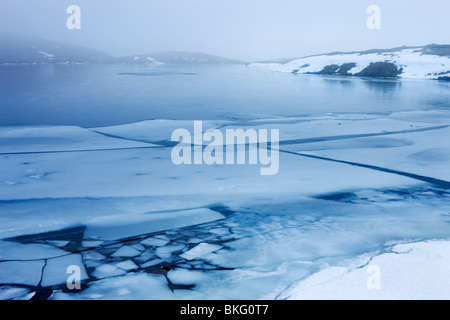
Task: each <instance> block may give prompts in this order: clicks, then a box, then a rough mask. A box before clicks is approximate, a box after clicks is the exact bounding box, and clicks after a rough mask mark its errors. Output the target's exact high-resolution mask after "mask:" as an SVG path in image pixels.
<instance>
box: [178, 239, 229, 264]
mask: <svg viewBox="0 0 450 320" xmlns="http://www.w3.org/2000/svg"><path fill="white" fill-rule="evenodd" d="M221 248H222V246H219V245H216V244H209V243H205V242H203V243H200V244H199V245H197V246H195V247H194V248H192V249H191V250H189V251H187V252H185V253H183V254H182V255H180V256H181V257H182V258H184V259H187V260H193V259H196V258H201V257H202V256H204V255H207V254H208V253H211V252H213V251H216V250H219V249H221Z"/></svg>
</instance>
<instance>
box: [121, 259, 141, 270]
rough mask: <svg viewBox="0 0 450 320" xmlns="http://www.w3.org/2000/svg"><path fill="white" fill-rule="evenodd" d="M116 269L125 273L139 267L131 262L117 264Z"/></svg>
mask: <svg viewBox="0 0 450 320" xmlns="http://www.w3.org/2000/svg"><path fill="white" fill-rule="evenodd" d="M116 267H117V268H120V269H122V270H125V271H130V270H135V269H137V268H138V266H137V265H136V264H135V263H134V262H133V261H131V260H126V261H122V262H119V263H116Z"/></svg>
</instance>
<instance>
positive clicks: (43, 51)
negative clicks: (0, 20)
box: [0, 34, 114, 63]
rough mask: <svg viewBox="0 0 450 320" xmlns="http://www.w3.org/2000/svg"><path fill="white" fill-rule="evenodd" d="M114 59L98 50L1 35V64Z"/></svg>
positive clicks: (38, 39)
mask: <svg viewBox="0 0 450 320" xmlns="http://www.w3.org/2000/svg"><path fill="white" fill-rule="evenodd" d="M113 59H114V58H113V57H112V56H110V55H108V54H107V53H104V52H102V51H98V50H93V49H88V48H83V47H78V46H73V45H69V44H63V43H60V42H56V41H50V40H46V39H42V38H39V37H31V36H22V35H20V36H19V35H12V34H0V63H86V62H96V63H104V62H111V61H112V60H113Z"/></svg>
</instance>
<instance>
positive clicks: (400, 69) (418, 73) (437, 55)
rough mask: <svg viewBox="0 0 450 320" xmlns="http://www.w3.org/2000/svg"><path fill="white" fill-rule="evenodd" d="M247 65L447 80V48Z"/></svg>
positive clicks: (449, 51) (449, 74) (449, 50)
mask: <svg viewBox="0 0 450 320" xmlns="http://www.w3.org/2000/svg"><path fill="white" fill-rule="evenodd" d="M249 66H251V67H257V68H264V69H269V70H272V71H279V72H291V73H303V74H327V75H356V76H377V77H401V78H418V79H440V80H448V79H449V78H450V46H448V45H428V46H424V47H402V48H396V49H390V50H369V51H364V52H350V53H340V52H339V53H330V54H322V55H315V56H309V57H304V58H300V59H296V60H293V61H290V62H287V63H284V64H283V63H252V64H250V65H249Z"/></svg>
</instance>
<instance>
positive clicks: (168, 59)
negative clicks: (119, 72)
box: [117, 51, 243, 65]
mask: <svg viewBox="0 0 450 320" xmlns="http://www.w3.org/2000/svg"><path fill="white" fill-rule="evenodd" d="M117 61H118V62H121V63H135V64H141V63H147V64H148V63H152V64H171V65H180V64H182V65H192V64H196V65H197V64H201V65H217V64H243V63H242V62H240V61H237V60H232V59H227V58H222V57H218V56H214V55H210V54H205V53H198V52H187V51H167V52H155V53H149V54H141V55H134V56H128V57H122V58H118V59H117Z"/></svg>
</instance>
